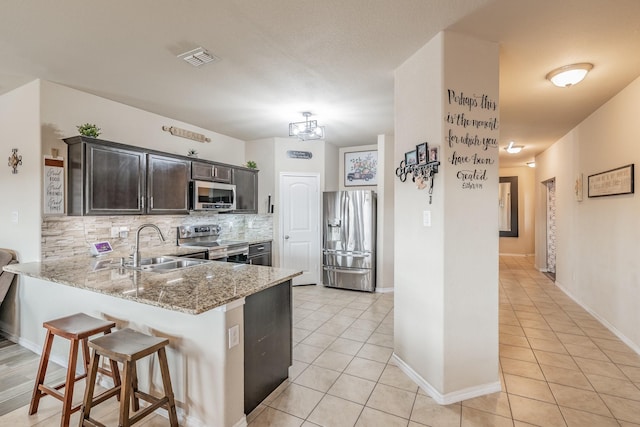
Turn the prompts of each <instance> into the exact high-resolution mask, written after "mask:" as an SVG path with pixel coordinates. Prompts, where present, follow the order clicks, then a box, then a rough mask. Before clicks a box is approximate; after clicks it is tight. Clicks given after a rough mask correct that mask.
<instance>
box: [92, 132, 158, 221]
mask: <svg viewBox="0 0 640 427" xmlns="http://www.w3.org/2000/svg"><path fill="white" fill-rule="evenodd" d="M86 156H87V157H86V165H87V168H86V174H87V175H86V181H85V182H86V189H85V191H86V199H85V203H86V205H85V214H87V215H112V214H142V213H143V212H144V197H143V195H144V188H145V170H146V162H145V154H144V153H142V152H139V151H134V150H131V151H130V150H123V149H120V148H114V147H107V146H99V145H93V144H87V151H86Z"/></svg>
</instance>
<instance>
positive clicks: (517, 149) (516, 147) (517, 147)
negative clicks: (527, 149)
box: [504, 141, 524, 154]
mask: <svg viewBox="0 0 640 427" xmlns="http://www.w3.org/2000/svg"><path fill="white" fill-rule="evenodd" d="M523 148H524V145H514V142H513V141H511V142H510V143H509V146H508V147H504V149H505V150H507V153H509V154H517V153H519V152H520V151H522V149H523Z"/></svg>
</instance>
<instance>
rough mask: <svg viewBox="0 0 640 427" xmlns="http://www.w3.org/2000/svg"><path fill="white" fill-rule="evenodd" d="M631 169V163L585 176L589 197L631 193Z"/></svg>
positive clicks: (632, 189)
mask: <svg viewBox="0 0 640 427" xmlns="http://www.w3.org/2000/svg"><path fill="white" fill-rule="evenodd" d="M633 169H634V167H633V164H631V165H626V166H622V167H619V168H616V169H611V170H608V171H605V172H600V173H596V174H593V175H589V177H588V178H587V182H588V184H587V188H588V189H589V190H588V191H589V197H603V196H615V195H618V194H631V193H633V191H634V188H633Z"/></svg>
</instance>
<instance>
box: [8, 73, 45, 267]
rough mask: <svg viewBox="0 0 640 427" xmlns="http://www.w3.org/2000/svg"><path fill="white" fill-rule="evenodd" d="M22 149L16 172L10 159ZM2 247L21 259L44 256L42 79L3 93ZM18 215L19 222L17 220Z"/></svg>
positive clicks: (35, 259)
mask: <svg viewBox="0 0 640 427" xmlns="http://www.w3.org/2000/svg"><path fill="white" fill-rule="evenodd" d="M14 148H17V149H18V155H20V156H22V165H20V166H18V173H17V174H15V175H14V174H12V173H11V171H12V169H11V168H9V167H8V165H7V158H8V157H9V156H11V154H12V149H14ZM0 153H1V154H2V159H3V160H2V168H1V169H0V200H2V203H0V230H1V232H0V247H2V248H9V249H13V250H15V251H16V252H18V256H19V260H20V261H21V262H27V261H37V260H39V259H40V212H41V205H42V203H41V200H42V198H41V197H40V195H41V187H42V169H43V160H42V155H41V150H40V82H39V81H33V82H31V83H29V84H26V85H24V86H22V87H20V88H18V89H15V90H13V91H11V92H8V93H5V94H4V95H2V96H0ZM14 215H17V216H18V218H17V221H18V222H17V223H16V222H14V221H13V219H14Z"/></svg>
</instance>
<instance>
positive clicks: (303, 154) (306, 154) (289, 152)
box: [287, 150, 313, 160]
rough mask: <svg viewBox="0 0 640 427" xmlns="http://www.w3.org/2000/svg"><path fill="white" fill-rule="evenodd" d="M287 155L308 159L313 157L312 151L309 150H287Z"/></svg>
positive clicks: (293, 157) (292, 157) (291, 157)
mask: <svg viewBox="0 0 640 427" xmlns="http://www.w3.org/2000/svg"><path fill="white" fill-rule="evenodd" d="M287 157H289V158H290V159H304V160H309V159H311V158H313V153H312V152H311V151H298V150H287Z"/></svg>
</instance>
